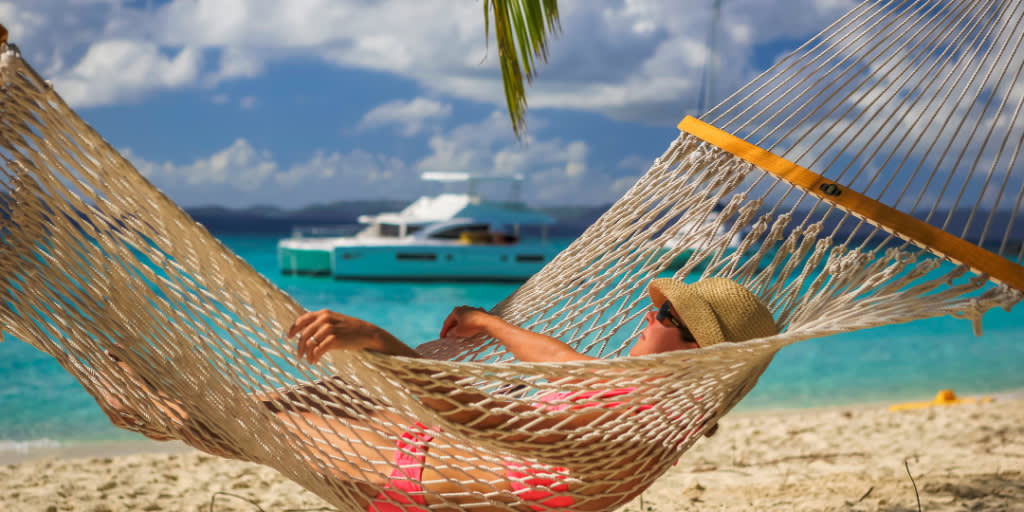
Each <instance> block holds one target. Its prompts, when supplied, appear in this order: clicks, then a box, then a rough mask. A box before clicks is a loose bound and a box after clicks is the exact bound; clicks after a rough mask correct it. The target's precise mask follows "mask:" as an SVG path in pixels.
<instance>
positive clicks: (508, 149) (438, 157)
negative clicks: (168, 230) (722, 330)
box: [122, 111, 642, 207]
mask: <svg viewBox="0 0 1024 512" xmlns="http://www.w3.org/2000/svg"><path fill="white" fill-rule="evenodd" d="M506 123H507V120H506V118H505V115H504V113H502V112H498V111H495V112H493V113H492V114H491V115H489V116H487V117H485V118H483V119H481V120H479V121H477V122H471V123H466V124H463V125H459V126H457V127H455V128H453V129H451V130H448V131H446V132H439V133H437V134H435V135H434V136H432V137H430V138H429V139H427V141H426V147H425V148H424V150H426V155H425V156H424V157H422V158H421V159H419V160H418V161H417V162H415V163H412V164H407V163H406V162H405V161H403V160H402V159H401V158H398V157H396V156H394V155H387V154H380V153H371V152H369V151H365V150H362V149H354V150H351V151H348V152H339V151H326V150H323V149H320V150H316V151H313V152H312V154H311V155H310V156H309V157H308V158H304V159H301V158H300V159H299V160H298V161H295V162H290V163H283V162H281V161H279V160H278V159H277V158H276V157H275V156H274V154H273V153H272V152H271V151H269V150H266V149H260V148H257V147H254V146H253V145H252V144H251V143H250V142H249V141H248V140H246V139H243V138H240V139H237V140H235V141H234V142H233V143H231V144H230V145H229V146H227V147H225V148H223V149H220V150H218V151H216V152H214V153H213V154H211V155H209V156H205V157H202V158H198V159H196V160H194V161H192V162H191V163H179V162H152V161H148V160H146V159H145V158H143V157H141V156H139V155H136V154H134V153H133V152H132V151H131V150H130V149H126V150H124V151H122V152H123V154H124V155H125V157H126V158H128V159H129V160H130V161H131V162H132V163H133V164H134V165H135V167H136V168H137V169H138V170H139V171H140V172H141V173H142V174H143V175H144V176H146V177H147V178H148V179H149V180H150V181H151V182H153V183H154V184H155V185H156V186H157V187H158V188H160V189H162V190H164V191H165V192H166V193H167V194H168V195H169V196H170V197H171V198H172V199H174V200H175V201H177V202H178V203H180V204H183V205H186V206H196V205H202V204H210V203H217V204H222V205H226V206H233V207H243V206H250V205H253V204H263V203H271V204H277V205H281V206H286V207H298V206H304V205H307V204H311V203H317V202H330V201H338V200H344V199H357V198H363V199H365V198H385V197H386V198H398V197H403V198H410V199H411V198H413V197H417V196H419V195H421V194H423V193H424V190H425V187H424V184H423V182H422V181H421V180H420V179H419V175H420V173H422V172H425V171H466V172H473V173H480V174H491V173H493V174H498V175H515V174H519V175H523V176H524V177H525V178H526V183H525V184H524V187H523V197H524V198H525V199H526V200H527V201H528V202H530V203H534V204H593V203H594V202H610V201H612V200H614V199H615V198H616V197H617V195H618V193H619V188H621V187H620V186H619V185H617V184H616V183H615V180H616V179H621V180H624V181H628V182H630V183H632V181H635V179H636V177H637V176H639V175H640V174H641V173H642V170H641V171H637V172H635V173H631V175H630V176H626V177H623V176H621V173H619V174H620V176H619V177H617V178H612V177H609V176H606V174H608V173H606V172H603V171H604V170H603V169H599V170H598V171H600V172H592V169H591V168H590V167H589V162H588V161H587V155H588V153H589V148H588V147H587V144H586V143H585V142H584V141H581V140H568V141H567V140H563V139H561V138H559V137H553V138H550V139H540V138H537V137H536V136H535V135H531V136H530V137H529V139H528V140H527V141H526V143H525V144H522V143H519V142H518V141H516V139H515V137H514V136H513V135H512V134H511V133H510V132H509V131H508V130H507V129H506V128H507V125H506ZM537 124H538V125H543V123H537Z"/></svg>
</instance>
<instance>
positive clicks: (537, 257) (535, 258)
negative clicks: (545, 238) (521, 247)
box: [516, 254, 544, 263]
mask: <svg viewBox="0 0 1024 512" xmlns="http://www.w3.org/2000/svg"><path fill="white" fill-rule="evenodd" d="M516 261H517V262H520V263H527V262H529V263H537V262H541V261H544V255H543V254H516Z"/></svg>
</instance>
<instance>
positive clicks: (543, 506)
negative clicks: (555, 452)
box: [366, 423, 573, 512]
mask: <svg viewBox="0 0 1024 512" xmlns="http://www.w3.org/2000/svg"><path fill="white" fill-rule="evenodd" d="M416 426H417V427H419V428H418V429H416V430H410V431H408V432H405V433H404V434H402V438H401V439H399V440H398V450H396V451H395V469H394V470H392V471H391V479H390V480H388V483H387V484H386V485H385V489H384V490H383V491H381V493H380V494H378V495H377V498H376V499H374V501H373V503H371V504H370V506H369V507H367V509H366V510H367V512H428V511H427V510H426V509H424V508H421V507H420V506H422V505H426V503H427V500H426V498H425V497H424V494H423V486H422V484H421V483H420V482H421V481H422V479H423V463H424V461H425V460H426V458H427V450H428V447H429V443H430V441H431V440H433V439H434V436H433V435H431V434H428V433H427V432H426V431H428V430H430V429H429V428H428V427H426V426H424V425H422V424H420V423H416ZM435 430H436V429H435ZM506 464H507V467H508V469H506V470H505V476H507V477H508V479H509V484H510V485H511V487H512V490H513V491H515V492H516V494H517V495H518V496H519V499H521V500H523V501H526V502H534V503H536V504H535V505H530V508H532V509H533V510H538V511H539V510H553V509H558V508H565V507H570V506H572V504H573V500H572V497H570V496H554V495H552V493H551V492H548V491H547V490H545V489H543V488H547V489H550V490H551V491H553V492H565V491H567V490H569V485H568V484H567V483H565V482H564V480H565V479H566V478H567V477H568V470H566V469H564V468H555V469H554V471H556V472H551V471H550V470H545V469H537V468H528V467H525V466H522V465H520V464H517V463H515V462H507V463H506ZM417 505H420V506H417Z"/></svg>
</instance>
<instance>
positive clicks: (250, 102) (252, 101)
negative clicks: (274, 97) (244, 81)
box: [238, 96, 256, 110]
mask: <svg viewBox="0 0 1024 512" xmlns="http://www.w3.org/2000/svg"><path fill="white" fill-rule="evenodd" d="M255 106H256V97H255V96H246V97H244V98H242V99H240V100H238V107H239V108H241V109H242V110H249V109H251V108H253V107H255Z"/></svg>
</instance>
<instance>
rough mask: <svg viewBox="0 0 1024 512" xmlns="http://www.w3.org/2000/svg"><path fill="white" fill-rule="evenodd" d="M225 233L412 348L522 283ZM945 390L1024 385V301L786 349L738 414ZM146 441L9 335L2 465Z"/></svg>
mask: <svg viewBox="0 0 1024 512" xmlns="http://www.w3.org/2000/svg"><path fill="white" fill-rule="evenodd" d="M218 237H219V238H220V239H221V240H222V241H223V242H224V243H225V244H226V245H227V246H228V247H230V248H231V249H232V250H233V251H235V252H236V253H237V254H238V255H239V256H241V257H242V258H244V259H245V260H246V261H248V262H249V263H250V264H251V265H253V267H255V268H256V269H257V270H258V271H259V272H260V273H262V274H263V275H265V276H267V277H268V278H269V279H270V280H271V281H272V282H273V283H275V284H276V285H277V286H279V287H280V288H281V289H283V290H284V291H286V292H287V293H289V294H290V295H292V296H293V297H295V298H296V299H297V300H298V301H299V303H301V304H302V305H303V306H305V307H306V308H308V309H311V310H313V309H320V308H329V309H333V310H337V311H341V312H344V313H346V314H350V315H354V316H358V317H361V318H365V319H367V320H370V321H372V322H375V323H378V324H380V325H382V326H385V327H386V328H388V329H389V330H390V331H391V332H392V333H393V334H395V335H396V336H398V337H399V338H401V339H403V340H406V341H408V342H410V344H412V345H416V344H418V343H419V342H423V341H428V340H430V339H433V338H435V337H436V336H437V333H438V331H439V330H440V327H441V322H442V320H443V319H444V317H445V315H446V314H447V313H448V311H449V310H450V309H451V308H452V307H453V306H457V305H461V304H469V305H477V306H481V307H485V308H486V307H490V306H492V305H494V304H495V303H496V302H498V301H499V300H501V299H502V298H504V297H505V296H507V295H508V294H510V293H512V292H513V291H514V290H515V289H516V287H517V285H516V284H514V283H512V284H510V283H458V284H444V283H400V282H385V283H377V282H351V281H335V280H333V279H327V278H317V277H303V276H284V275H281V274H280V273H279V272H278V270H277V261H276V243H277V240H278V238H279V236H276V235H267V234H260V235H240V234H219V235H218ZM940 389H953V390H955V391H956V392H957V393H958V394H961V395H988V394H997V393H1004V392H1016V391H1019V390H1021V389H1024V307H1021V306H1018V307H1017V308H1016V309H1014V310H1013V311H1012V312H1009V313H1008V312H1005V311H1002V310H995V311H990V312H989V313H988V314H987V315H986V316H985V322H984V334H983V335H982V336H981V337H975V336H974V335H973V333H972V328H971V325H970V323H969V322H968V321H966V320H962V319H954V318H951V317H946V318H936V319H929V320H920V321H915V322H911V323H909V324H902V325H892V326H886V327H880V328H874V329H870V330H863V331H858V332H853V333H846V334H841V335H836V336H831V337H828V338H822V339H817V340H809V341H805V342H801V343H797V344H795V345H793V346H790V347H786V348H785V349H783V350H782V351H781V352H780V353H779V354H778V355H777V356H776V357H775V360H774V362H773V363H772V364H771V366H770V367H769V368H768V370H767V371H766V372H765V374H764V375H763V376H762V377H761V380H760V382H759V383H758V385H757V387H756V388H755V389H754V390H753V391H752V392H751V393H750V394H749V395H748V396H747V397H746V398H745V399H744V400H743V402H741V404H740V405H739V406H738V407H737V410H748V411H750V410H765V409H793V408H807V407H820V406H837V405H848V404H859V403H878V402H881V403H891V402H900V401H908V400H929V399H931V398H932V397H933V396H934V395H935V393H936V392H937V391H938V390H940ZM141 439H143V438H142V437H141V436H140V435H138V434H134V433H131V432H126V431H123V430H120V429H117V428H115V427H114V426H112V425H111V424H110V423H109V421H108V420H107V418H106V416H105V415H104V414H103V412H102V411H100V409H99V407H98V406H97V405H96V404H95V402H94V401H93V399H92V398H91V397H90V396H89V395H88V394H87V393H85V391H84V390H83V389H82V388H81V386H79V385H78V383H77V382H76V381H75V380H74V379H72V378H71V377H70V376H69V375H68V374H66V373H65V372H64V370H63V369H62V368H61V367H60V366H59V365H58V364H57V363H56V362H55V361H53V360H52V359H51V358H49V356H47V355H45V354H43V353H42V352H39V351H37V350H35V349H34V348H32V347H31V346H29V345H27V344H25V343H21V342H19V341H7V342H5V343H0V461H2V460H4V459H9V458H10V457H11V456H12V455H13V456H18V458H24V456H25V455H26V454H31V453H32V452H36V451H40V452H41V451H47V450H50V451H52V450H54V449H59V448H61V447H68V446H75V445H83V444H90V443H100V442H124V441H131V440H141Z"/></svg>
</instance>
